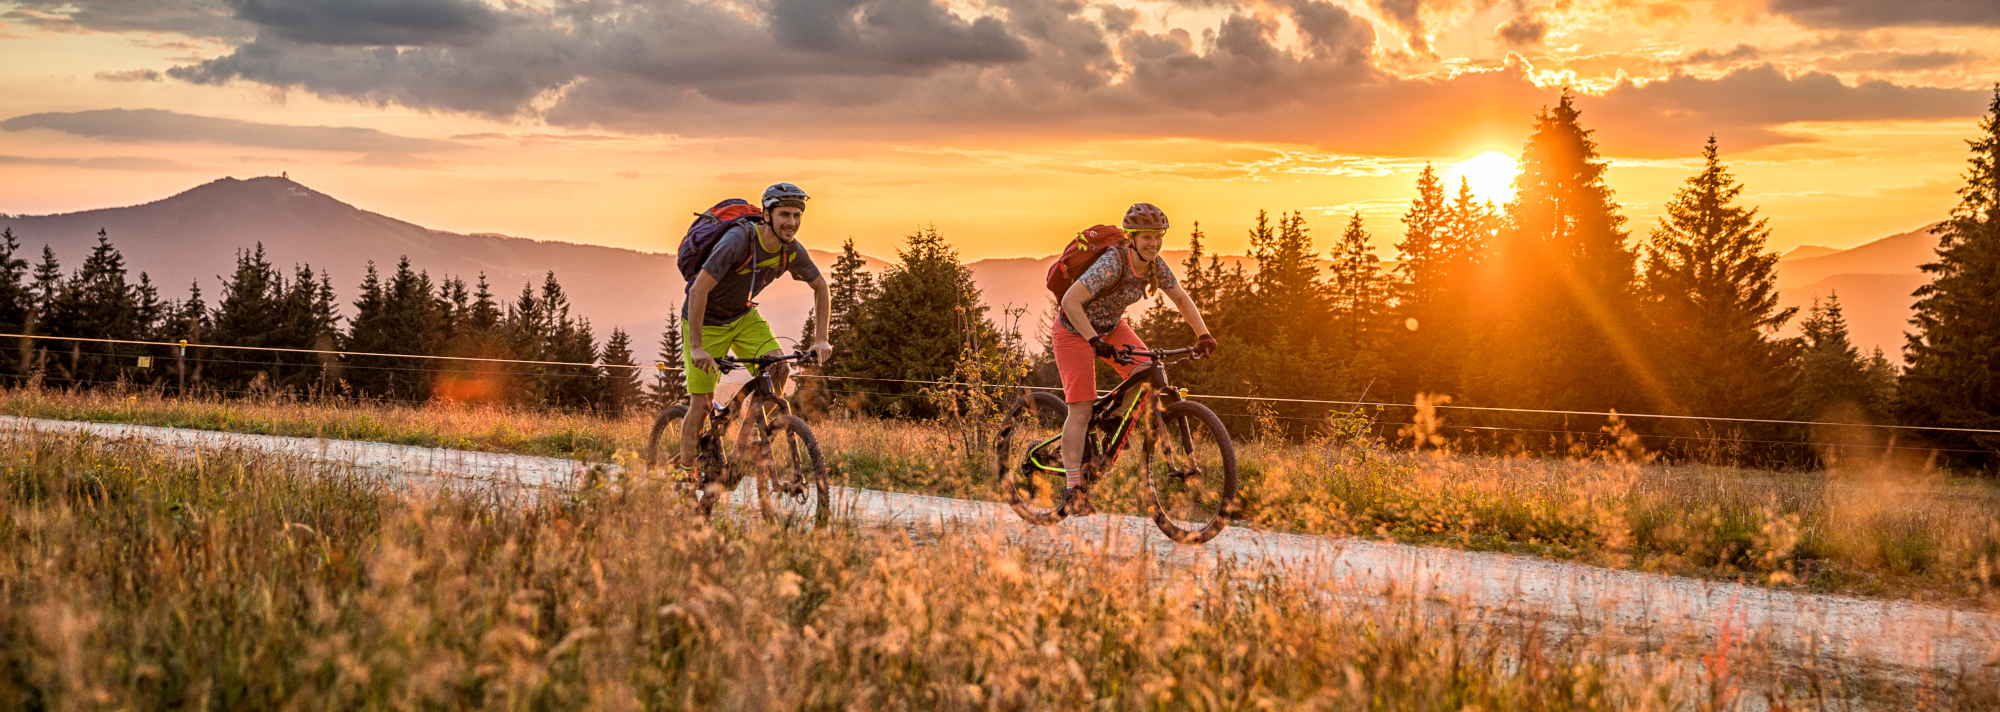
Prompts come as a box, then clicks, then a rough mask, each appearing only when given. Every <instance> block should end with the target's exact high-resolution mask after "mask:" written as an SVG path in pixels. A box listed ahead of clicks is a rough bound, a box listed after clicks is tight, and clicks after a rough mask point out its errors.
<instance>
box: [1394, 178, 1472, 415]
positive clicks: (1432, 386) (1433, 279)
mask: <svg viewBox="0 0 2000 712" xmlns="http://www.w3.org/2000/svg"><path fill="white" fill-rule="evenodd" d="M1453 217H1454V216H1453V211H1452V206H1451V204H1450V203H1449V202H1448V201H1447V200H1446V198H1445V193H1444V186H1443V184H1442V183H1441V182H1440V181H1439V180H1438V176H1437V171H1436V169H1435V168H1433V167H1432V166H1431V165H1430V164H1425V165H1424V169H1423V170H1422V171H1420V172H1419V173H1417V197H1415V198H1412V199H1411V200H1410V209H1409V210H1408V211H1405V212H1404V213H1403V240H1402V241H1401V242H1398V243H1396V262H1397V264H1396V273H1395V277H1396V280H1395V290H1396V293H1395V304H1396V308H1395V311H1394V313H1393V316H1391V317H1390V320H1391V321H1392V322H1393V323H1394V324H1396V325H1399V326H1400V327H1401V328H1400V329H1398V330H1397V331H1395V332H1393V333H1395V334H1396V337H1395V343H1396V346H1395V351H1396V357H1395V358H1394V362H1395V363H1396V364H1397V366H1396V373H1395V374H1393V376H1394V383H1393V386H1392V389H1391V390H1392V392H1393V396H1392V397H1394V398H1396V399H1397V400H1408V399H1410V398H1411V397H1414V395H1415V394H1417V393H1450V392H1455V391H1456V390H1457V386H1458V379H1457V373H1456V372H1455V371H1456V369H1454V368H1452V367H1451V366H1450V357H1451V355H1452V349H1453V347H1454V346H1456V345H1455V344H1452V343H1449V341H1448V340H1447V339H1446V338H1445V337H1446V335H1447V333H1448V331H1447V330H1446V329H1444V328H1442V327H1443V326H1444V324H1443V322H1444V321H1445V320H1446V319H1447V318H1448V317H1449V316H1450V315H1452V314H1453V311H1452V309H1451V305H1449V304H1447V303H1446V298H1445V289H1446V283H1447V281H1448V277H1447V275H1446V274H1445V272H1446V261H1447V258H1448V255H1447V245H1446V241H1447V239H1448V235H1449V233H1450V231H1451V226H1452V224H1453Z"/></svg>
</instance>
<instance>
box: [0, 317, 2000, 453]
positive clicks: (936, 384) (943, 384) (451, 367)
mask: <svg viewBox="0 0 2000 712" xmlns="http://www.w3.org/2000/svg"><path fill="white" fill-rule="evenodd" d="M0 339H19V340H22V341H21V343H22V344H23V346H22V352H23V353H26V352H28V351H29V350H30V349H29V347H28V345H29V344H31V343H33V342H64V343H71V344H73V345H75V348H73V350H72V351H73V353H72V354H71V357H72V358H75V357H76V356H77V355H78V354H77V349H80V347H81V345H83V344H105V345H122V346H137V347H148V348H167V349H174V350H175V351H174V354H175V355H174V356H173V358H175V359H177V361H176V362H175V364H174V365H175V366H176V367H177V368H178V369H180V371H181V373H180V374H179V375H181V376H182V377H185V373H186V369H187V368H188V367H189V366H190V365H195V366H197V367H198V366H203V365H208V364H219V365H225V366H239V367H246V368H269V367H273V366H277V367H280V368H295V369H309V368H315V367H317V368H321V369H323V370H325V371H327V372H333V371H334V370H336V369H337V370H338V371H339V372H346V371H379V372H392V373H428V374H442V375H460V376H471V377H480V376H492V375H495V374H496V373H499V374H500V375H512V376H521V377H532V378H537V379H582V378H590V379H595V378H603V377H604V376H605V374H606V373H608V372H609V370H610V369H618V368H626V369H631V370H633V371H634V372H635V373H645V372H648V371H651V372H654V373H655V374H656V375H657V376H659V377H665V376H666V375H667V374H677V373H680V372H682V370H683V369H682V368H681V367H679V366H676V365H670V364H669V363H667V362H665V361H655V362H653V363H652V364H651V365H643V364H634V365H624V364H605V363H583V362H573V361H544V360H532V359H511V358H492V357H482V356H469V355H468V356H453V355H435V354H399V353H382V352H358V351H339V350H333V349H299V348H283V347H269V346H235V345H226V344H204V343H193V342H188V341H140V340H127V339H102V338H90V337H68V336H42V335H33V334H7V333H0ZM230 351H235V352H263V353H280V354H300V355H307V356H313V357H317V358H316V359H314V360H313V361H301V362H286V363H276V364H274V363H273V362H270V361H253V360H245V359H242V358H226V357H217V356H219V355H220V354H221V353H222V352H230ZM191 352H192V353H201V352H213V353H215V354H217V355H204V356H198V357H193V358H190V357H189V354H190V353H191ZM44 353H45V355H44V356H43V357H42V358H48V357H50V356H54V357H56V358H62V357H63V356H64V355H65V354H63V353H61V352H57V351H46V352H44ZM89 355H90V356H92V357H93V358H110V359H141V358H147V357H145V356H140V355H136V354H121V353H94V352H93V353H91V354H89ZM380 359H409V360H415V361H438V362H445V363H443V364H439V365H438V366H434V367H433V366H414V365H395V364H394V363H393V362H392V363H371V362H372V361H376V360H380ZM468 364H492V365H495V366H503V367H510V368H517V369H519V368H521V367H527V368H528V369H532V370H521V371H518V372H512V373H506V372H498V371H496V370H492V369H486V370H482V369H475V368H465V367H464V366H465V365H468ZM162 366H165V364H162ZM599 369H605V370H604V371H600V370H599ZM155 373H158V372H157V371H156V372H155ZM793 375H794V376H795V377H797V378H801V379H810V380H814V381H819V382H822V383H821V384H820V385H817V386H815V388H816V389H817V390H819V391H821V392H824V393H827V394H830V395H836V394H837V395H842V396H863V397H886V398H923V397H925V396H924V395H923V394H919V393H885V392H882V391H879V390H863V389H860V388H852V387H850V388H838V387H835V385H834V384H835V383H837V382H846V383H849V384H855V385H859V384H867V383H883V384H898V385H919V386H926V387H930V388H964V387H974V386H976V387H983V388H994V389H1011V390H1020V391H1034V390H1040V391H1060V390H1061V389H1060V388H1058V387H1053V386H1035V385H1021V384H973V383H966V382H957V381H942V380H919V379H899V378H875V377H865V376H846V375H828V374H817V373H802V372H796V371H795V372H794V373H793ZM42 378H43V379H44V382H47V383H57V384H73V385H78V386H112V385H117V384H120V383H125V384H128V385H129V381H120V380H106V379H90V378H80V377H76V376H74V375H72V376H68V377H64V376H50V375H47V374H46V373H45V374H44V375H43V376H42ZM202 390H203V391H205V392H210V393H216V394H220V395H234V396H253V395H260V394H262V395H268V394H269V391H268V390H254V389H241V388H236V389H231V388H218V387H214V386H208V385H204V386H202ZM1100 393H1102V392H1100ZM1187 397H1189V398H1193V399H1196V400H1210V401H1221V402H1239V403H1246V404H1252V407H1253V410H1252V411H1251V412H1235V411H1234V410H1233V409H1225V410H1218V411H1217V414H1218V415H1221V416H1223V417H1226V418H1232V419H1244V420H1252V421H1255V420H1270V421H1289V422H1314V423H1324V422H1327V421H1328V419H1329V418H1332V417H1336V416H1339V415H1342V414H1340V413H1337V412H1332V411H1334V409H1340V408H1344V409H1347V411H1348V413H1353V412H1355V411H1358V410H1360V409H1363V408H1372V409H1375V411H1376V412H1375V414H1374V417H1373V420H1372V423H1371V425H1370V429H1371V431H1374V432H1376V433H1378V434H1386V433H1389V432H1398V431H1400V430H1401V429H1404V428H1414V427H1420V426H1421V427H1429V428H1435V429H1438V430H1446V431H1457V432H1461V433H1489V434H1490V433H1524V434H1536V435H1547V436H1552V437H1553V436H1565V437H1575V436H1589V437H1604V436H1606V435H1607V433H1606V431H1605V430H1603V429H1594V430H1573V429H1566V428H1534V427H1518V426H1506V425H1491V424H1487V425H1468V424H1443V423H1438V422H1435V421H1434V420H1433V421H1431V422H1422V423H1420V422H1418V420H1417V419H1416V418H1415V417H1414V415H1415V413H1414V411H1417V410H1418V406H1416V405H1414V404H1410V403H1388V402H1380V401H1366V400H1352V401H1349V400H1326V399H1309V398H1277V397H1269V396H1236V395H1220V394H1204V393H1189V394H1187ZM354 400H357V401H366V402H371V403H392V404H401V405H412V406H417V405H422V404H425V403H430V402H432V401H431V400H428V399H412V398H389V397H375V396H366V397H356V398H354ZM1256 404H1296V405H1309V406H1320V407H1325V408H1327V409H1328V410H1329V411H1330V412H1329V413H1328V414H1327V415H1326V416H1321V417H1310V418H1308V417H1299V416H1286V415H1278V414H1276V413H1271V412H1259V411H1257V410H1255V407H1256ZM1217 405H1220V403H1218V404H1217ZM494 407H500V408H506V409H510V410H516V409H518V410H525V411H543V412H563V413H577V412H586V411H588V410H589V409H588V408H578V407H565V406H549V405H531V404H494ZM1427 407H1429V408H1434V409H1436V410H1438V411H1464V412H1468V413H1492V414H1519V415H1540V416H1565V417H1590V418H1605V419H1611V418H1618V419H1621V420H1625V421H1632V420H1657V421H1668V422H1673V421H1679V422H1698V423H1714V424H1737V425H1771V426H1793V427H1801V428H1814V427H1830V428H1844V429H1855V430H1858V431H1888V432H1891V433H1894V432H1922V431H1930V432H1950V433H1974V434H2000V429H1981V428H1952V427H1939V426H1917V425H1896V424H1875V423H1846V422H1834V421H1816V420H1779V419H1764V418H1734V417H1713V416H1695V415H1677V414H1659V413H1620V412H1615V411H1577V410H1559V409H1547V408H1520V407H1498V406H1473V405H1450V404H1440V405H1433V406H1427ZM1385 410H1396V411H1412V417H1411V418H1410V419H1408V420H1398V419H1385V418H1383V417H1382V416H1383V413H1382V411H1385ZM1390 429H1395V430H1390ZM1626 434H1627V435H1630V436H1633V437H1638V438H1640V439H1642V440H1651V441H1657V442H1716V441H1724V442H1727V443H1735V444H1743V445H1774V446H1798V445H1801V444H1803V443H1800V442H1797V441H1791V440H1776V439H1767V438H1743V437H1722V436H1713V435H1710V436H1703V435H1674V434H1665V433H1626ZM1857 445H1858V446H1860V447H1869V448H1878V449H1884V450H1890V451H1895V450H1907V451H1936V452H1952V453H1986V452H1989V451H1986V450H1967V449H1945V448H1934V447H1927V446H1922V445H1907V444H1898V443H1897V442H1895V440H1894V438H1893V437H1892V438H1891V440H1890V441H1889V442H1887V443H1873V444H1857Z"/></svg>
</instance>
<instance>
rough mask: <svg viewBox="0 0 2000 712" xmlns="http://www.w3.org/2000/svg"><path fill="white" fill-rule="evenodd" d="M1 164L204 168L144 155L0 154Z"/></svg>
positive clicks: (155, 170) (144, 169)
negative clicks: (63, 155)
mask: <svg viewBox="0 0 2000 712" xmlns="http://www.w3.org/2000/svg"><path fill="white" fill-rule="evenodd" d="M0 165H26V166H70V167H72V168H93V169H97V170H106V171H141V172H148V173H158V172H180V171H196V170H203V169H201V168H199V167H197V166H191V165H188V164H186V163H182V162H180V161H175V160H171V159H166V158H146V157H143V156H99V157H96V158H38V157H31V156H0Z"/></svg>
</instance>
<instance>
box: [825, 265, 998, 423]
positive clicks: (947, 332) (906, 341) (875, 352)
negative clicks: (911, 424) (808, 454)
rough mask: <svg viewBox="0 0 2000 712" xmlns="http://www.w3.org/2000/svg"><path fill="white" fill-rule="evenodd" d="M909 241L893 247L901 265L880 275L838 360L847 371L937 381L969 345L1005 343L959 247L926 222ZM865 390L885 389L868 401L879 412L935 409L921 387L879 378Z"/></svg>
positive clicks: (843, 371) (920, 413)
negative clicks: (960, 257) (846, 350)
mask: <svg viewBox="0 0 2000 712" xmlns="http://www.w3.org/2000/svg"><path fill="white" fill-rule="evenodd" d="M906 239H907V241H906V242H905V246H904V248H903V249H901V250H897V251H896V255H897V257H898V258H899V259H900V261H901V264H899V265H897V266H895V267H892V268H891V269H890V270H889V272H888V273H887V274H884V275H883V276H882V279H881V281H880V282H879V283H878V286H877V289H876V290H875V292H874V294H873V296H872V297H871V298H869V299H868V301H867V302H865V303H864V304H863V305H862V307H861V309H860V314H861V318H860V319H859V320H858V322H857V323H856V324H855V325H854V332H853V336H852V343H853V347H852V349H851V351H850V352H849V356H848V358H846V359H843V360H842V361H841V362H840V364H841V374H842V375H851V376H861V377H867V378H882V379H904V380H913V381H930V380H935V379H938V378H942V377H944V376H947V375H949V374H951V373H952V370H953V368H954V366H955V365H956V363H957V362H958V359H959V356H960V354H961V353H962V352H963V349H964V348H965V346H966V344H968V343H977V344H981V345H983V346H985V345H997V344H999V343H1000V339H999V332H998V331H997V330H996V329H994V327H993V323H992V321H991V320H989V319H987V317H986V307H985V306H984V305H982V304H980V303H979V287H978V286H977V285H976V284H974V283H973V281H972V274H971V271H969V270H967V269H966V268H965V266H964V265H962V264H960V263H959V261H958V251H957V250H954V249H952V247H951V245H950V244H949V243H947V242H945V239H944V235H942V234H940V233H939V232H938V231H937V228H935V227H926V228H923V229H921V230H918V231H916V232H914V233H911V234H910V235H909V236H908V237H907V238H906ZM967 315H970V316H971V317H972V319H971V321H969V322H968V321H967V319H966V318H965V317H966V316H967ZM865 387H867V388H870V389H872V390H874V391H875V392H876V393H878V394H881V395H877V396H875V397H874V398H873V400H871V401H870V403H869V407H870V409H871V410H873V411H875V412H878V413H890V412H895V413H900V414H904V415H918V416H923V415H929V414H931V413H932V412H933V411H934V409H933V408H932V407H931V406H930V405H929V404H928V403H926V402H925V401H924V400H923V399H922V398H916V397H911V396H914V395H915V394H916V393H917V392H918V390H920V389H921V388H922V386H920V385H916V384H908V383H885V382H875V383H871V384H868V385H867V386H865Z"/></svg>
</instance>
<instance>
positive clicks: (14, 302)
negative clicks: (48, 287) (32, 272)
mask: <svg viewBox="0 0 2000 712" xmlns="http://www.w3.org/2000/svg"><path fill="white" fill-rule="evenodd" d="M20 252H21V243H20V241H19V240H16V239H14V228H11V227H9V228H5V229H0V330H5V331H7V332H8V333H14V334H24V333H27V332H25V331H22V330H23V329H26V328H27V327H28V314H29V313H30V312H32V311H34V309H35V294H34V291H33V290H32V288H31V285H30V283H29V282H28V281H27V280H28V278H29V273H28V261H27V260H24V259H21V257H20Z"/></svg>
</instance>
